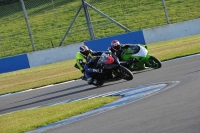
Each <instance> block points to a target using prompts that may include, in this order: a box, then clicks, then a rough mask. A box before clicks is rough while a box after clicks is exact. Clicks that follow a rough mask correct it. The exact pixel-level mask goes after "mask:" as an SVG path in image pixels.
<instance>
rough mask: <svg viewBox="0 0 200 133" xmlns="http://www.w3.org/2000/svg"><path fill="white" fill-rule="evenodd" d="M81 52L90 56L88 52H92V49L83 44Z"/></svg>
mask: <svg viewBox="0 0 200 133" xmlns="http://www.w3.org/2000/svg"><path fill="white" fill-rule="evenodd" d="M80 52H81V53H82V54H83V55H85V56H88V54H89V53H90V50H89V48H88V47H87V46H85V45H83V46H81V47H80Z"/></svg>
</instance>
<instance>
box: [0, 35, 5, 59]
mask: <svg viewBox="0 0 200 133" xmlns="http://www.w3.org/2000/svg"><path fill="white" fill-rule="evenodd" d="M0 43H2V46H1V47H2V51H3V54H4V55H3V56H5V55H6V54H5V50H4V46H3V40H2V39H1V36H0Z"/></svg>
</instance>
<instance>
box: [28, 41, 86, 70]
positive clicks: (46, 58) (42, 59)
mask: <svg viewBox="0 0 200 133" xmlns="http://www.w3.org/2000/svg"><path fill="white" fill-rule="evenodd" d="M82 45H84V43H83V42H82V43H78V44H73V45H67V46H61V47H57V48H51V49H46V50H41V51H36V52H32V53H28V54H27V56H28V60H29V64H30V67H36V66H42V65H45V64H50V63H55V62H60V61H65V60H70V59H75V55H76V52H78V51H79V47H80V46H82Z"/></svg>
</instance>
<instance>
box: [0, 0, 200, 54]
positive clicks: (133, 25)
mask: <svg viewBox="0 0 200 133" xmlns="http://www.w3.org/2000/svg"><path fill="white" fill-rule="evenodd" d="M86 1H87V2H88V3H90V4H92V5H93V6H95V7H96V8H97V9H99V10H101V11H102V12H104V13H105V14H107V15H108V16H110V17H112V18H113V19H115V20H117V21H118V22H119V23H121V24H123V25H125V26H127V27H128V28H129V29H130V30H131V31H136V30H140V29H145V28H151V27H156V26H161V25H166V24H167V23H166V18H165V14H164V10H163V6H162V2H161V0H151V1H149V0H135V1H134V2H133V1H131V0H123V1H121V0H109V1H106V0H86ZM165 3H166V6H167V11H168V16H169V19H170V22H171V23H176V22H182V21H186V20H191V19H196V18H199V17H200V14H199V12H200V2H199V0H187V1H185V0H170V1H165ZM25 5H26V9H27V14H28V18H29V23H30V26H31V30H32V35H33V38H34V42H35V47H36V50H42V49H48V48H51V47H52V43H53V45H54V47H57V46H59V44H60V42H61V40H62V38H63V36H64V34H65V32H66V31H67V29H68V27H69V26H70V23H71V22H72V19H73V18H74V16H75V14H76V12H77V11H78V8H79V7H80V5H81V0H56V1H54V8H53V5H52V2H51V0H27V1H25ZM88 9H89V12H90V16H91V20H92V24H93V27H94V32H95V36H96V38H102V37H107V36H112V35H116V34H122V33H124V32H125V31H124V30H123V29H121V28H120V27H118V26H116V25H115V24H113V23H110V21H109V20H107V19H106V18H103V17H102V16H101V15H99V14H98V13H96V12H95V11H93V10H92V9H90V8H88ZM0 29H1V30H0V57H6V56H11V55H16V54H21V53H27V52H31V51H32V46H31V42H30V39H29V35H28V30H27V27H26V23H25V20H24V16H23V12H22V9H21V4H20V2H19V3H15V4H12V5H3V6H0ZM86 29H87V24H86V21H85V17H84V12H83V11H81V13H80V14H79V16H78V18H77V21H76V23H75V24H74V26H73V28H72V29H71V34H69V36H68V37H67V39H66V41H65V45H68V44H74V43H77V42H82V41H87V40H90V36H89V32H88V31H87V30H86Z"/></svg>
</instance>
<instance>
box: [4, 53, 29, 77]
mask: <svg viewBox="0 0 200 133" xmlns="http://www.w3.org/2000/svg"><path fill="white" fill-rule="evenodd" d="M26 68H30V66H29V61H28V57H27V54H23V55H17V56H11V57H6V58H1V59H0V73H5V72H11V71H16V70H20V69H26Z"/></svg>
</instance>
